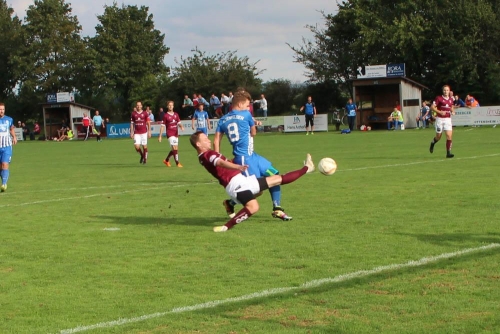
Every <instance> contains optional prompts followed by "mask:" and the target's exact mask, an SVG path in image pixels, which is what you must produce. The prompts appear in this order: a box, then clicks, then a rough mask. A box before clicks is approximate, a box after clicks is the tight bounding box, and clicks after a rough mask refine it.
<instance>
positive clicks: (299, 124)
mask: <svg viewBox="0 0 500 334" xmlns="http://www.w3.org/2000/svg"><path fill="white" fill-rule="evenodd" d="M284 121H285V122H284V123H285V125H284V131H285V132H305V131H306V117H305V116H304V115H295V116H285V117H284ZM314 131H328V115H327V114H320V115H316V116H315V117H314Z"/></svg>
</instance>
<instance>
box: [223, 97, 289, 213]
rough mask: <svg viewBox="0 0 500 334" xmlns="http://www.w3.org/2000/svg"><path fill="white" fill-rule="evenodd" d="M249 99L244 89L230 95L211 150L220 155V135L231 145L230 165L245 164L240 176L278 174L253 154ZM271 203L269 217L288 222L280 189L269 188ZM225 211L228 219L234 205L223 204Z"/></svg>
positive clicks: (267, 163) (275, 187)
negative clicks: (230, 98) (271, 207)
mask: <svg viewBox="0 0 500 334" xmlns="http://www.w3.org/2000/svg"><path fill="white" fill-rule="evenodd" d="M251 99H252V98H251V96H250V94H249V93H248V92H246V91H244V90H238V91H237V92H236V93H235V94H234V96H233V102H232V106H233V109H232V110H231V111H230V112H229V113H228V114H226V115H224V116H222V117H221V119H220V120H219V123H218V125H217V129H216V131H215V138H214V149H215V151H216V152H220V143H221V139H222V137H223V136H224V135H226V136H227V138H228V139H229V142H230V143H231V145H232V146H233V155H234V159H233V162H234V163H236V164H239V165H247V166H248V169H247V171H245V172H244V173H245V174H247V175H255V176H257V177H266V176H272V175H278V174H279V172H278V170H277V169H276V168H274V167H273V165H272V163H271V162H270V161H269V160H267V159H266V158H264V157H262V156H260V155H258V154H257V153H255V152H254V151H253V136H255V134H256V133H257V129H256V127H255V125H256V124H255V121H254V119H253V117H252V114H250V111H249V110H248V105H249V103H250V101H251ZM269 192H270V194H271V199H272V202H273V212H272V216H273V217H274V218H279V219H281V220H292V217H290V216H288V215H287V214H286V213H285V211H283V208H282V207H281V188H280V186H279V185H278V186H274V187H271V188H269ZM223 204H224V206H225V207H226V212H227V213H228V215H229V216H231V215H233V214H234V205H235V203H234V202H231V201H229V200H226V201H224V203H223Z"/></svg>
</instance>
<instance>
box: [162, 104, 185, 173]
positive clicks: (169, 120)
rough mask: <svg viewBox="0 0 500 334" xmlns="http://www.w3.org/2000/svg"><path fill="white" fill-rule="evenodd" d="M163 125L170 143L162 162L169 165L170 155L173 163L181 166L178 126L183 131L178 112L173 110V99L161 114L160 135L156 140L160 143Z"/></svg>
mask: <svg viewBox="0 0 500 334" xmlns="http://www.w3.org/2000/svg"><path fill="white" fill-rule="evenodd" d="M163 127H166V129H167V131H166V133H167V139H168V142H169V143H170V152H168V155H167V157H166V158H165V160H163V163H164V164H165V165H166V166H167V167H170V166H171V165H170V161H169V160H170V157H174V161H175V164H176V165H177V167H183V166H182V164H181V163H180V162H179V151H178V150H179V128H181V130H182V131H184V127H183V126H182V123H181V119H180V117H179V114H178V113H176V112H175V111H174V101H168V102H167V112H166V113H165V116H163V120H162V121H161V128H160V135H159V137H158V141H159V142H160V143H161V135H162V133H163Z"/></svg>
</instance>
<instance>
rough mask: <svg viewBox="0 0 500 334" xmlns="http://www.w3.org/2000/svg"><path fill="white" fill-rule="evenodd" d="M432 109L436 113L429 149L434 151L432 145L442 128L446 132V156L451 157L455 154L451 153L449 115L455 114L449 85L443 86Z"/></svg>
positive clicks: (438, 138) (436, 140) (451, 132)
mask: <svg viewBox="0 0 500 334" xmlns="http://www.w3.org/2000/svg"><path fill="white" fill-rule="evenodd" d="M431 109H432V111H433V112H434V113H435V114H436V122H435V124H434V126H435V128H436V136H435V137H434V139H433V140H432V142H431V146H430V148H429V151H430V152H431V153H433V152H434V145H435V144H436V143H437V142H438V141H439V140H440V139H441V135H442V134H443V130H444V132H445V134H446V157H447V158H453V157H454V156H455V155H454V154H451V146H452V142H451V137H452V134H453V127H452V125H451V115H455V110H454V107H453V96H452V95H450V86H448V85H444V86H443V95H441V96H437V97H436V99H435V100H434V102H433V103H432V106H431Z"/></svg>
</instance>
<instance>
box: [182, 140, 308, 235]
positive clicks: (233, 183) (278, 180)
mask: <svg viewBox="0 0 500 334" xmlns="http://www.w3.org/2000/svg"><path fill="white" fill-rule="evenodd" d="M190 142H191V145H193V147H194V148H195V149H196V152H198V159H199V161H200V164H202V165H203V167H205V169H206V170H207V171H208V172H209V173H210V174H212V175H213V176H214V177H215V178H216V179H217V180H218V181H219V183H220V184H221V185H222V186H223V187H224V188H225V189H226V193H227V194H228V195H229V197H231V200H232V201H234V202H236V203H241V204H243V208H242V209H241V210H240V211H239V212H238V213H237V214H236V215H235V216H234V217H232V218H231V219H230V220H229V221H228V222H227V223H226V224H225V225H222V226H215V227H214V232H226V231H227V230H229V229H230V228H232V227H234V226H235V225H236V224H239V223H241V222H243V221H245V220H247V219H248V218H250V216H252V215H254V214H255V213H257V211H259V202H257V200H256V199H255V195H257V194H259V193H260V192H262V191H263V190H266V189H269V188H272V187H276V186H278V185H280V184H288V183H291V182H293V181H295V180H297V179H299V178H300V177H302V176H303V175H304V174H306V173H311V172H312V171H314V164H313V162H312V159H311V155H310V154H307V156H306V161H305V162H304V167H302V168H301V169H299V170H296V171H293V172H289V173H286V174H284V175H272V176H268V177H257V176H256V175H251V176H248V177H247V176H244V175H243V174H242V172H245V171H247V170H248V168H249V166H247V165H238V164H234V163H232V162H230V161H228V160H227V159H226V157H225V156H223V155H222V154H220V153H219V152H215V151H213V150H212V143H211V142H210V139H209V138H208V137H207V135H205V134H204V133H203V132H201V131H197V132H195V133H194V134H192V135H191V138H190Z"/></svg>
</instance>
